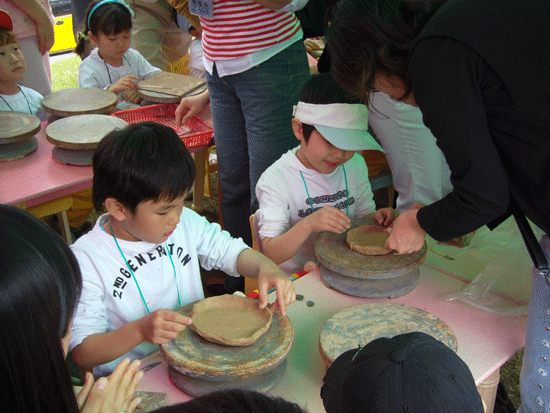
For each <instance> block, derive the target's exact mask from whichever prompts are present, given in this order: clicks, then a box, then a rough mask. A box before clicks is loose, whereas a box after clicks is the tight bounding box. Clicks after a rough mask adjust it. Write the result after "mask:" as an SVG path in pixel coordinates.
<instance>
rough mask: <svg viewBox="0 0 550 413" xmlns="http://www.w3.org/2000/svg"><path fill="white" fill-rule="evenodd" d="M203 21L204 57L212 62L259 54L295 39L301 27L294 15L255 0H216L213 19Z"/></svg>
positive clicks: (214, 0)
mask: <svg viewBox="0 0 550 413" xmlns="http://www.w3.org/2000/svg"><path fill="white" fill-rule="evenodd" d="M200 20H201V26H202V48H203V53H204V57H205V58H207V59H208V60H211V61H218V60H228V59H235V58H238V57H241V56H245V55H247V54H250V53H254V52H257V51H258V50H261V49H265V48H267V47H270V46H273V45H276V44H278V43H281V42H284V41H285V40H288V39H290V38H292V37H293V36H294V35H295V34H296V33H298V31H299V30H300V28H301V27H300V22H299V20H298V18H297V17H296V16H295V15H294V13H291V12H281V11H276V10H270V9H268V8H266V7H264V6H262V5H260V4H258V3H256V2H255V1H253V0H213V15H212V19H209V18H206V17H203V16H201V17H200Z"/></svg>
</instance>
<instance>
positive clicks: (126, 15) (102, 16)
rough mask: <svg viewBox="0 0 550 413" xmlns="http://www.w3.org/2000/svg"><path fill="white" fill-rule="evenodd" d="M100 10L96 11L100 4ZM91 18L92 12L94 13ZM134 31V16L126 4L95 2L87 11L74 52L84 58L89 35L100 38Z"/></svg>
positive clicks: (103, 0)
mask: <svg viewBox="0 0 550 413" xmlns="http://www.w3.org/2000/svg"><path fill="white" fill-rule="evenodd" d="M100 3H104V4H101V5H100V6H99V7H98V8H96V9H94V8H95V7H96V6H97V5H98V4H100ZM92 11H93V13H92V15H91V16H90V12H92ZM131 29H132V14H131V12H130V9H129V8H128V6H126V5H125V4H122V3H120V2H118V1H108V0H93V1H92V2H91V3H90V4H89V5H88V8H87V9H86V17H85V18H84V22H82V26H81V32H80V33H78V35H77V39H76V41H77V44H76V47H75V49H74V52H75V53H76V54H77V55H79V56H80V57H83V56H84V55H85V53H86V37H87V36H88V33H92V34H93V35H94V36H99V33H100V32H101V33H103V34H105V35H107V36H112V35H116V34H119V33H122V32H125V31H128V30H131Z"/></svg>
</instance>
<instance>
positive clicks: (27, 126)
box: [0, 111, 40, 145]
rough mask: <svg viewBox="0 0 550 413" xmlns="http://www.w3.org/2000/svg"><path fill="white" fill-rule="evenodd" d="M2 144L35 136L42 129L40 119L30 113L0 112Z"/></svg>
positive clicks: (0, 141) (0, 140)
mask: <svg viewBox="0 0 550 413" xmlns="http://www.w3.org/2000/svg"><path fill="white" fill-rule="evenodd" d="M0 125H2V127H1V128H0V145H1V144H6V143H12V142H17V141H20V140H23V139H26V138H29V137H31V136H34V135H35V134H36V133H38V131H39V130H40V119H39V118H38V117H36V116H34V115H31V114H29V113H22V112H9V111H1V112H0Z"/></svg>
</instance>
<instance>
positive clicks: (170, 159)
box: [92, 122, 195, 213]
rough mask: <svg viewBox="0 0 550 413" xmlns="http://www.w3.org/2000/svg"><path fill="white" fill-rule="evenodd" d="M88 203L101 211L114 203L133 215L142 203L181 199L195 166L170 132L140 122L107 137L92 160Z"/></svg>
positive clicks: (171, 131) (101, 142) (193, 174)
mask: <svg viewBox="0 0 550 413" xmlns="http://www.w3.org/2000/svg"><path fill="white" fill-rule="evenodd" d="M92 163H93V170H94V178H93V187H92V199H93V202H94V207H95V209H96V210H97V211H98V212H99V211H102V210H103V203H104V202H105V200H106V199H107V198H114V199H116V200H117V201H119V202H120V203H122V204H123V205H124V206H125V207H127V208H128V209H129V210H130V211H131V212H132V213H133V212H135V210H136V207H137V206H138V205H139V204H140V203H141V202H146V201H149V200H154V201H156V200H160V199H161V198H163V199H164V198H165V199H166V200H167V201H173V200H174V199H176V198H178V197H180V196H183V195H184V194H185V193H186V192H187V191H189V189H190V188H191V186H192V185H193V180H194V179H195V163H194V162H193V158H192V157H191V154H190V153H189V151H188V150H187V148H186V147H185V145H184V144H183V142H182V140H181V138H180V137H179V136H178V135H177V134H176V132H174V130H173V129H172V128H169V127H168V126H164V125H161V124H159V123H155V122H141V123H136V124H133V125H129V126H127V127H126V128H124V129H120V130H115V131H112V132H110V133H109V134H107V135H106V136H105V137H104V138H103V139H102V140H101V141H100V142H99V145H98V148H97V149H96V151H95V153H94V156H93V158H92Z"/></svg>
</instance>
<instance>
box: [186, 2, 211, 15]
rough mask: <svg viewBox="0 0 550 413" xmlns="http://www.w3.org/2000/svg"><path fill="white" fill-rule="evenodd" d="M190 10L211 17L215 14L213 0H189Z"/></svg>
mask: <svg viewBox="0 0 550 413" xmlns="http://www.w3.org/2000/svg"><path fill="white" fill-rule="evenodd" d="M188 4H189V12H190V13H191V14H194V15H195V16H202V17H206V18H208V19H211V18H212V16H213V6H212V0H189V1H188Z"/></svg>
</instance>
